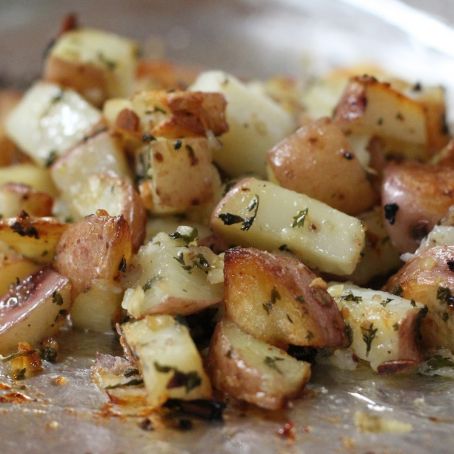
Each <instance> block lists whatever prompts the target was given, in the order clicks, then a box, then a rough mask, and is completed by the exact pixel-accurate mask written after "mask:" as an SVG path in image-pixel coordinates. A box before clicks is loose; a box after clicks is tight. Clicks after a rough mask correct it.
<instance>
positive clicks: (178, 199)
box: [136, 138, 220, 214]
mask: <svg viewBox="0 0 454 454" xmlns="http://www.w3.org/2000/svg"><path fill="white" fill-rule="evenodd" d="M211 161H212V154H211V150H210V147H209V142H208V140H207V139H206V138H189V139H183V140H182V139H177V140H169V139H158V140H153V141H152V142H150V143H149V144H148V145H146V146H144V147H142V148H141V149H140V150H138V151H137V154H136V174H137V178H138V180H139V191H140V194H141V196H142V200H143V201H144V204H145V206H146V207H147V208H148V209H149V210H150V211H151V212H152V213H155V214H174V213H184V212H185V211H187V210H189V209H190V208H193V207H196V206H200V205H203V204H205V203H208V202H210V201H212V200H213V198H214V197H215V195H216V191H217V189H218V187H219V186H220V177H219V174H218V171H217V170H216V168H215V167H214V166H213V164H212V162H211ZM189 181H190V182H191V184H190V185H188V184H187V182H189Z"/></svg>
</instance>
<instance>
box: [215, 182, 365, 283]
mask: <svg viewBox="0 0 454 454" xmlns="http://www.w3.org/2000/svg"><path fill="white" fill-rule="evenodd" d="M211 227H212V229H213V230H214V232H215V233H218V234H219V235H221V236H222V237H224V239H225V240H227V242H228V243H229V244H240V245H242V246H252V247H256V248H259V249H266V250H274V249H279V248H281V249H290V250H291V251H292V252H293V253H294V254H295V255H297V256H298V257H300V258H301V259H302V260H303V261H304V263H306V264H307V265H308V266H311V267H313V268H318V269H319V270H320V271H324V272H328V273H334V274H338V275H345V274H350V273H352V272H353V271H354V269H355V267H356V265H357V263H358V262H359V259H360V254H361V251H362V249H363V246H364V229H363V227H362V225H361V221H359V220H358V219H356V218H353V217H351V216H348V215H346V214H344V213H341V212H340V211H337V210H335V209H333V208H330V207H328V206H327V205H325V204H324V203H321V202H318V201H317V200H314V199H311V198H310V197H307V196H306V195H304V194H298V193H296V192H293V191H289V190H287V189H283V188H280V187H279V186H276V185H274V184H272V183H269V182H266V181H260V180H257V179H255V178H246V179H244V180H242V181H240V182H239V183H238V184H236V185H235V186H234V187H233V188H232V189H231V190H230V191H229V192H228V193H227V194H226V195H225V197H224V198H223V199H222V200H221V202H220V203H219V204H218V206H217V207H216V209H215V210H214V212H213V216H212V218H211ZM333 238H335V241H334V240H333Z"/></svg>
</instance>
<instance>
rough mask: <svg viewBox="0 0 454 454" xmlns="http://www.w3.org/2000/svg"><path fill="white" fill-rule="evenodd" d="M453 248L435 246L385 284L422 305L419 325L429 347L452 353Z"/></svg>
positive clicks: (453, 319) (453, 246)
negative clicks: (424, 315) (425, 310)
mask: <svg viewBox="0 0 454 454" xmlns="http://www.w3.org/2000/svg"><path fill="white" fill-rule="evenodd" d="M453 269H454V245H449V246H435V247H432V248H429V249H426V250H423V251H421V253H420V254H418V255H416V256H415V257H414V258H413V259H411V260H409V261H408V262H407V263H406V264H405V266H403V267H402V268H401V269H400V270H399V271H398V273H396V274H395V275H394V276H392V277H391V278H390V279H389V281H388V282H387V284H386V286H385V289H386V290H387V291H389V292H391V293H396V294H399V295H402V296H403V297H404V298H407V299H412V300H414V301H418V302H420V303H422V304H425V305H426V306H427V308H428V310H429V311H428V313H427V317H426V318H425V319H424V320H423V322H422V326H421V334H422V340H423V343H424V345H425V346H426V347H428V348H448V349H449V350H451V351H454V272H453Z"/></svg>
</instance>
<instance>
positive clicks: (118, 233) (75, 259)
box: [54, 210, 132, 296]
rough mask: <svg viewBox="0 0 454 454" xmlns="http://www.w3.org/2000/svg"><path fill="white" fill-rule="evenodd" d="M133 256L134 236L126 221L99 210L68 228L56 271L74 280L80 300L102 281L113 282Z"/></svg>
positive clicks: (57, 260)
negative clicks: (85, 292)
mask: <svg viewBox="0 0 454 454" xmlns="http://www.w3.org/2000/svg"><path fill="white" fill-rule="evenodd" d="M131 254H132V243H131V233H130V230H129V225H128V223H127V222H126V220H125V218H124V217H123V216H115V217H111V216H108V214H107V213H106V212H105V211H104V212H103V211H102V210H99V211H98V213H97V214H96V215H91V216H87V217H86V218H84V219H82V220H81V221H79V222H76V223H74V224H70V225H68V228H67V230H66V231H65V233H64V234H63V235H62V237H61V239H60V241H59V243H58V245H57V250H56V255H55V261H54V267H55V269H56V270H57V271H58V272H60V273H61V274H63V275H64V276H67V277H68V278H69V279H70V280H71V283H72V285H73V294H74V296H77V295H78V294H79V293H81V292H84V291H86V290H88V289H89V288H90V287H91V286H92V285H93V284H94V282H95V281H96V280H98V279H103V280H106V281H108V282H113V281H114V280H115V279H116V278H118V277H119V275H120V273H121V272H123V271H125V270H126V268H127V265H128V263H129V261H130V259H131Z"/></svg>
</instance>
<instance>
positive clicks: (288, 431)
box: [277, 421, 296, 442]
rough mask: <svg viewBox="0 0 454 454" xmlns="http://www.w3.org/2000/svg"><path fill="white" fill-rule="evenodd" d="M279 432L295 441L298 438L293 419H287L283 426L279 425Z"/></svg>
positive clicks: (283, 436)
mask: <svg viewBox="0 0 454 454" xmlns="http://www.w3.org/2000/svg"><path fill="white" fill-rule="evenodd" d="M277 434H278V435H280V436H281V437H282V438H285V439H287V440H289V441H292V442H293V441H295V440H296V433H295V425H294V424H293V422H292V421H287V422H286V423H285V424H284V425H283V426H282V427H279V429H278V431H277Z"/></svg>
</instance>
